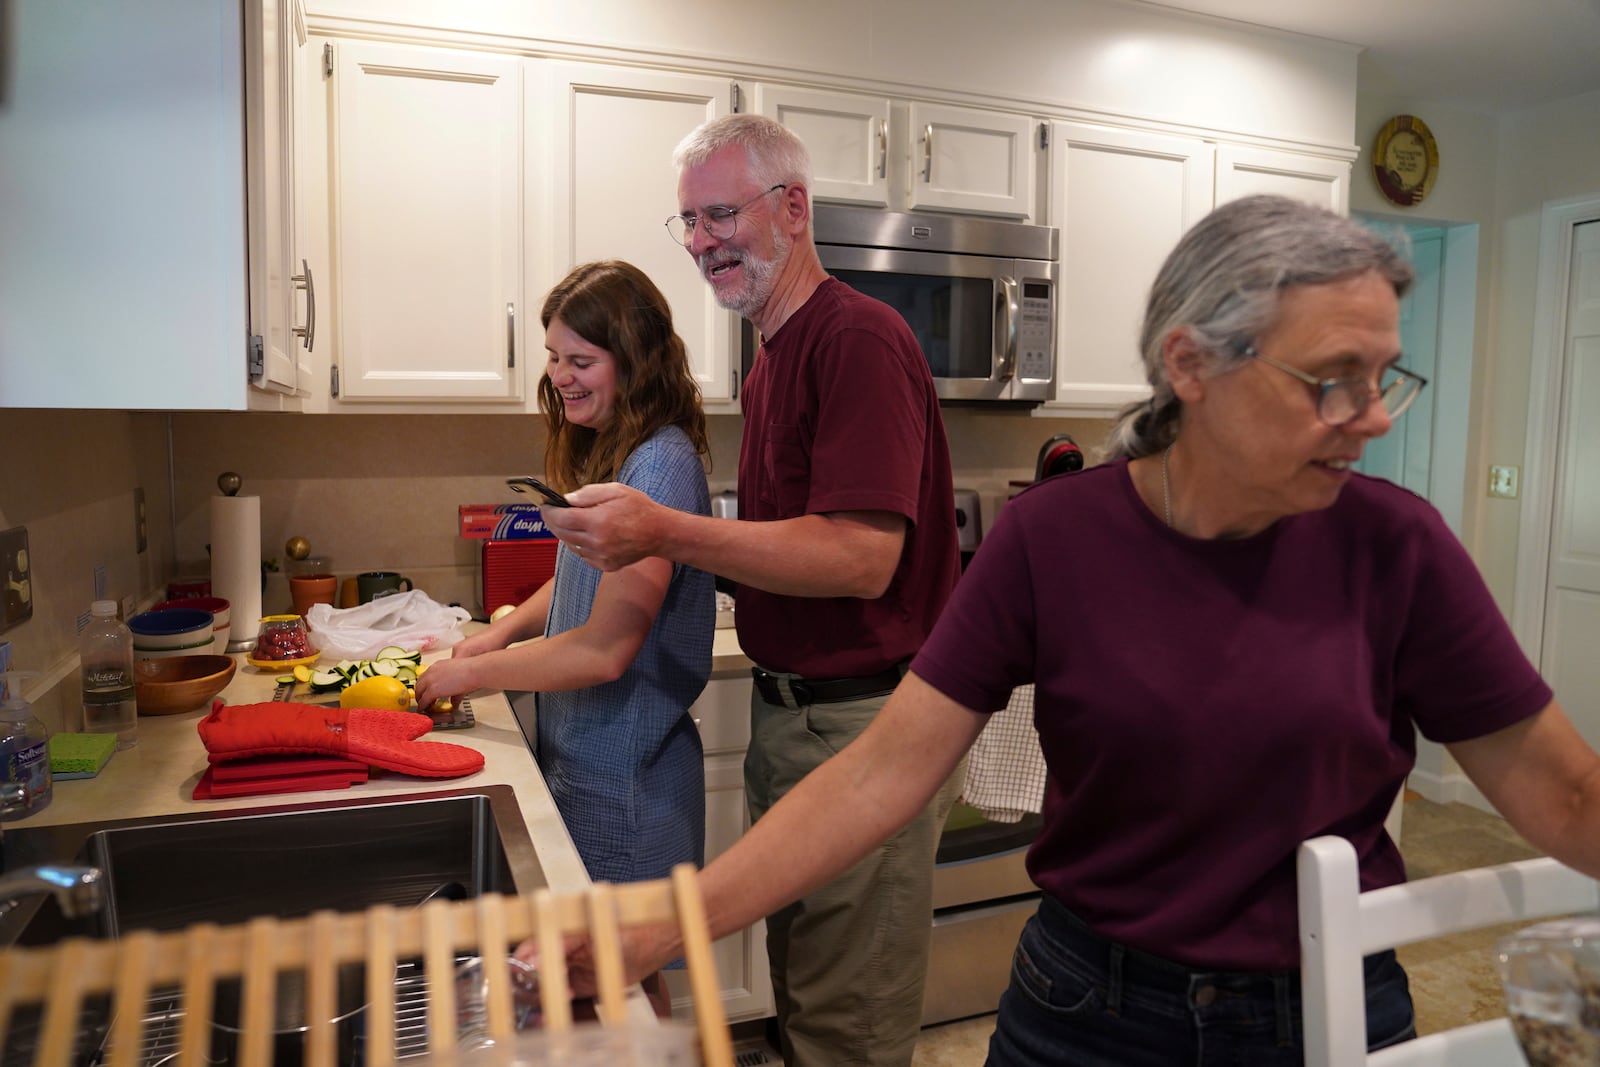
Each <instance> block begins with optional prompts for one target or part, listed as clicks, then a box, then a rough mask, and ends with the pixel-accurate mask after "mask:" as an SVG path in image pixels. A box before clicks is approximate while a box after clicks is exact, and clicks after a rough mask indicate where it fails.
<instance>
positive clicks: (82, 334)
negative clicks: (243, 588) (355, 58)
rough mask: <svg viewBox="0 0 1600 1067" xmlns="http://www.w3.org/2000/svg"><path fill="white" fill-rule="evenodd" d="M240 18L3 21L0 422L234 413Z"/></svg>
mask: <svg viewBox="0 0 1600 1067" xmlns="http://www.w3.org/2000/svg"><path fill="white" fill-rule="evenodd" d="M252 8H253V5H248V4H241V3H237V2H235V3H231V4H229V3H217V2H216V0H170V2H166V3H161V4H97V5H95V6H94V8H93V11H92V13H89V12H86V11H85V10H83V6H82V5H78V4H61V3H56V2H55V0H14V2H12V3H10V4H9V5H6V11H5V17H3V18H0V23H3V28H0V60H3V62H0V92H3V95H4V100H3V102H0V190H3V191H4V192H3V195H0V407H4V408H93V409H148V410H203V409H211V410H235V411H238V410H243V409H244V408H245V407H246V406H247V403H248V394H249V391H250V389H249V384H248V371H247V364H246V354H247V350H248V349H247V330H248V276H247V269H246V220H245V181H244V174H245V160H244V153H245V128H244V112H245V100H244V82H245V74H244V68H243V58H244V47H243V44H244V36H243V34H244V23H245V20H246V19H248V18H250V17H251V11H252Z"/></svg>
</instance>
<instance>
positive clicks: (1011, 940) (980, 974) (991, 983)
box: [922, 895, 1039, 1026]
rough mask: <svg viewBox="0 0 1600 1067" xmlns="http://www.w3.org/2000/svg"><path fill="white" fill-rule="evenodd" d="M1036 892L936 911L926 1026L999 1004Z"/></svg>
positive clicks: (924, 1001) (1035, 904) (925, 1005)
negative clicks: (1011, 898) (1025, 895)
mask: <svg viewBox="0 0 1600 1067" xmlns="http://www.w3.org/2000/svg"><path fill="white" fill-rule="evenodd" d="M1038 909H1039V898H1038V896H1037V895H1035V896H1031V897H1024V898H1022V899H1019V900H1009V901H1006V902H1005V903H1003V904H995V905H981V906H976V907H970V908H951V909H947V910H945V911H939V912H935V913H934V916H933V939H932V944H931V949H930V954H929V957H928V984H927V990H926V992H925V993H924V995H923V999H922V1025H923V1026H932V1025H934V1024H936V1023H943V1022H949V1021H950V1020H952V1019H965V1018H967V1017H968V1016H972V1015H983V1014H986V1013H988V1012H992V1011H994V1010H995V1009H996V1008H998V1007H999V1006H1000V994H1001V993H1003V992H1005V989H1006V985H1007V983H1009V982H1010V980H1011V957H1012V954H1013V953H1014V952H1015V950H1016V947H1017V938H1018V937H1019V936H1021V934H1022V927H1023V926H1024V925H1025V924H1026V923H1027V921H1028V919H1029V917H1031V916H1032V915H1033V913H1034V912H1035V911H1037V910H1038Z"/></svg>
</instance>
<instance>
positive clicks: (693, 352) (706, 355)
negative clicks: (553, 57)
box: [530, 63, 737, 401]
mask: <svg viewBox="0 0 1600 1067" xmlns="http://www.w3.org/2000/svg"><path fill="white" fill-rule="evenodd" d="M545 73H546V74H547V76H548V77H549V79H550V88H549V90H548V91H547V92H545V93H543V94H542V95H544V96H546V97H547V99H548V101H549V103H550V105H551V117H550V131H549V136H550V140H549V142H548V152H547V153H546V156H547V159H548V160H549V162H550V165H551V166H552V167H553V168H554V173H553V174H551V175H550V187H551V189H552V196H551V200H552V208H551V210H550V213H549V215H548V217H547V218H546V236H545V237H544V239H545V240H546V241H548V242H549V248H550V251H551V253H552V254H553V257H554V261H553V263H552V264H551V266H550V270H551V274H552V277H551V279H550V280H551V281H552V282H554V281H557V280H559V279H560V277H561V276H562V275H564V274H565V273H566V272H567V271H568V270H570V269H571V268H572V267H573V266H575V265H577V264H579V263H586V262H589V261H591V260H597V259H622V260H626V261H628V262H629V263H632V264H633V265H634V266H636V267H638V268H639V269H640V270H642V271H644V273H645V274H646V275H647V276H648V277H649V278H650V280H651V281H653V282H655V284H656V285H657V286H658V287H659V288H660V289H661V291H662V293H663V294H664V295H665V296H666V298H667V302H668V303H669V304H670V305H671V307H672V321H673V325H674V326H675V327H676V329H677V331H678V335H679V336H680V337H682V338H683V341H684V344H685V345H686V346H687V348H688V351H689V361H690V365H691V367H692V368H693V370H694V376H695V379H696V381H698V382H699V384H700V392H701V395H702V396H703V397H704V398H705V399H706V400H708V401H719V400H724V401H725V400H729V399H731V398H733V397H734V396H735V395H736V393H735V382H734V372H733V367H734V359H735V353H736V351H737V350H736V347H735V337H736V332H735V331H736V328H737V319H736V317H735V316H734V314H733V313H732V312H731V311H725V310H723V309H722V308H720V307H718V306H717V303H716V300H715V299H714V298H713V296H712V292H711V287H710V286H709V285H707V284H706V282H705V280H704V279H702V278H701V276H700V272H699V269H698V268H697V267H696V266H695V263H694V260H693V259H692V258H691V257H690V256H689V253H688V252H687V251H685V249H684V247H683V246H682V245H681V244H679V243H677V242H676V241H674V240H673V239H672V236H671V235H670V234H669V233H668V232H667V228H666V225H665V222H666V219H667V217H668V216H670V215H675V214H677V212H678V206H679V205H678V172H677V168H675V167H674V166H673V165H672V150H673V149H674V148H675V147H677V144H678V142H679V141H681V140H682V139H683V137H684V135H686V134H687V133H689V132H690V131H691V130H693V129H694V128H695V127H696V126H699V125H700V124H701V123H703V122H705V121H707V120H708V119H713V118H716V117H717V116H719V115H724V114H727V113H728V111H729V110H730V107H731V101H732V96H733V91H734V89H733V83H732V82H730V81H728V80H727V79H725V78H716V77H710V76H702V75H688V74H670V73H662V72H656V71H646V70H636V69H631V68H630V69H623V68H616V67H606V66H600V65H592V64H576V63H574V64H566V63H563V64H551V65H550V68H549V70H548V71H547V72H545ZM532 91H533V90H532V88H531V87H530V92H532ZM532 109H533V108H532V106H531V104H530V111H531V110H532Z"/></svg>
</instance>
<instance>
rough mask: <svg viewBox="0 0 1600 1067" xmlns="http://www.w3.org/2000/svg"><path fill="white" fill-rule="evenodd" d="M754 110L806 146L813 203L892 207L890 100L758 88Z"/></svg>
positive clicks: (764, 85) (791, 88)
mask: <svg viewBox="0 0 1600 1067" xmlns="http://www.w3.org/2000/svg"><path fill="white" fill-rule="evenodd" d="M755 110H756V111H757V112H758V113H759V114H762V115H766V116H767V117H768V118H772V119H777V120H778V121H779V122H781V123H783V124H784V125H785V126H787V127H788V128H789V129H791V130H793V131H794V132H795V133H796V134H797V135H798V136H799V138H800V140H801V141H803V142H805V146H806V151H808V152H809V153H810V154H811V195H812V196H813V197H815V198H816V199H818V200H826V201H832V202H834V203H839V204H863V205H866V206H868V207H888V206H889V98H888V97H886V96H870V95H866V94H861V93H837V92H822V91H820V90H816V89H801V88H798V87H796V86H792V85H773V84H768V83H761V84H758V85H757V86H756V87H755Z"/></svg>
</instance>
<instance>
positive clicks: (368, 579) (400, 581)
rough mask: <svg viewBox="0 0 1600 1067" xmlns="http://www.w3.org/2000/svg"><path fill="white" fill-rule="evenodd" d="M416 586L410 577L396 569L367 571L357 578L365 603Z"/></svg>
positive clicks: (359, 592) (360, 593) (406, 590)
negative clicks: (397, 571)
mask: <svg viewBox="0 0 1600 1067" xmlns="http://www.w3.org/2000/svg"><path fill="white" fill-rule="evenodd" d="M414 588H415V586H413V585H412V584H411V579H410V578H406V577H404V576H403V575H400V574H398V573H396V572H395V571H367V572H366V573H365V574H362V575H359V576H357V578H356V589H357V591H358V595H359V596H360V598H361V603H363V604H365V603H367V602H368V601H371V600H376V599H378V598H379V597H381V596H389V595H390V594H392V593H405V592H409V591H410V590H412V589H414Z"/></svg>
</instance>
